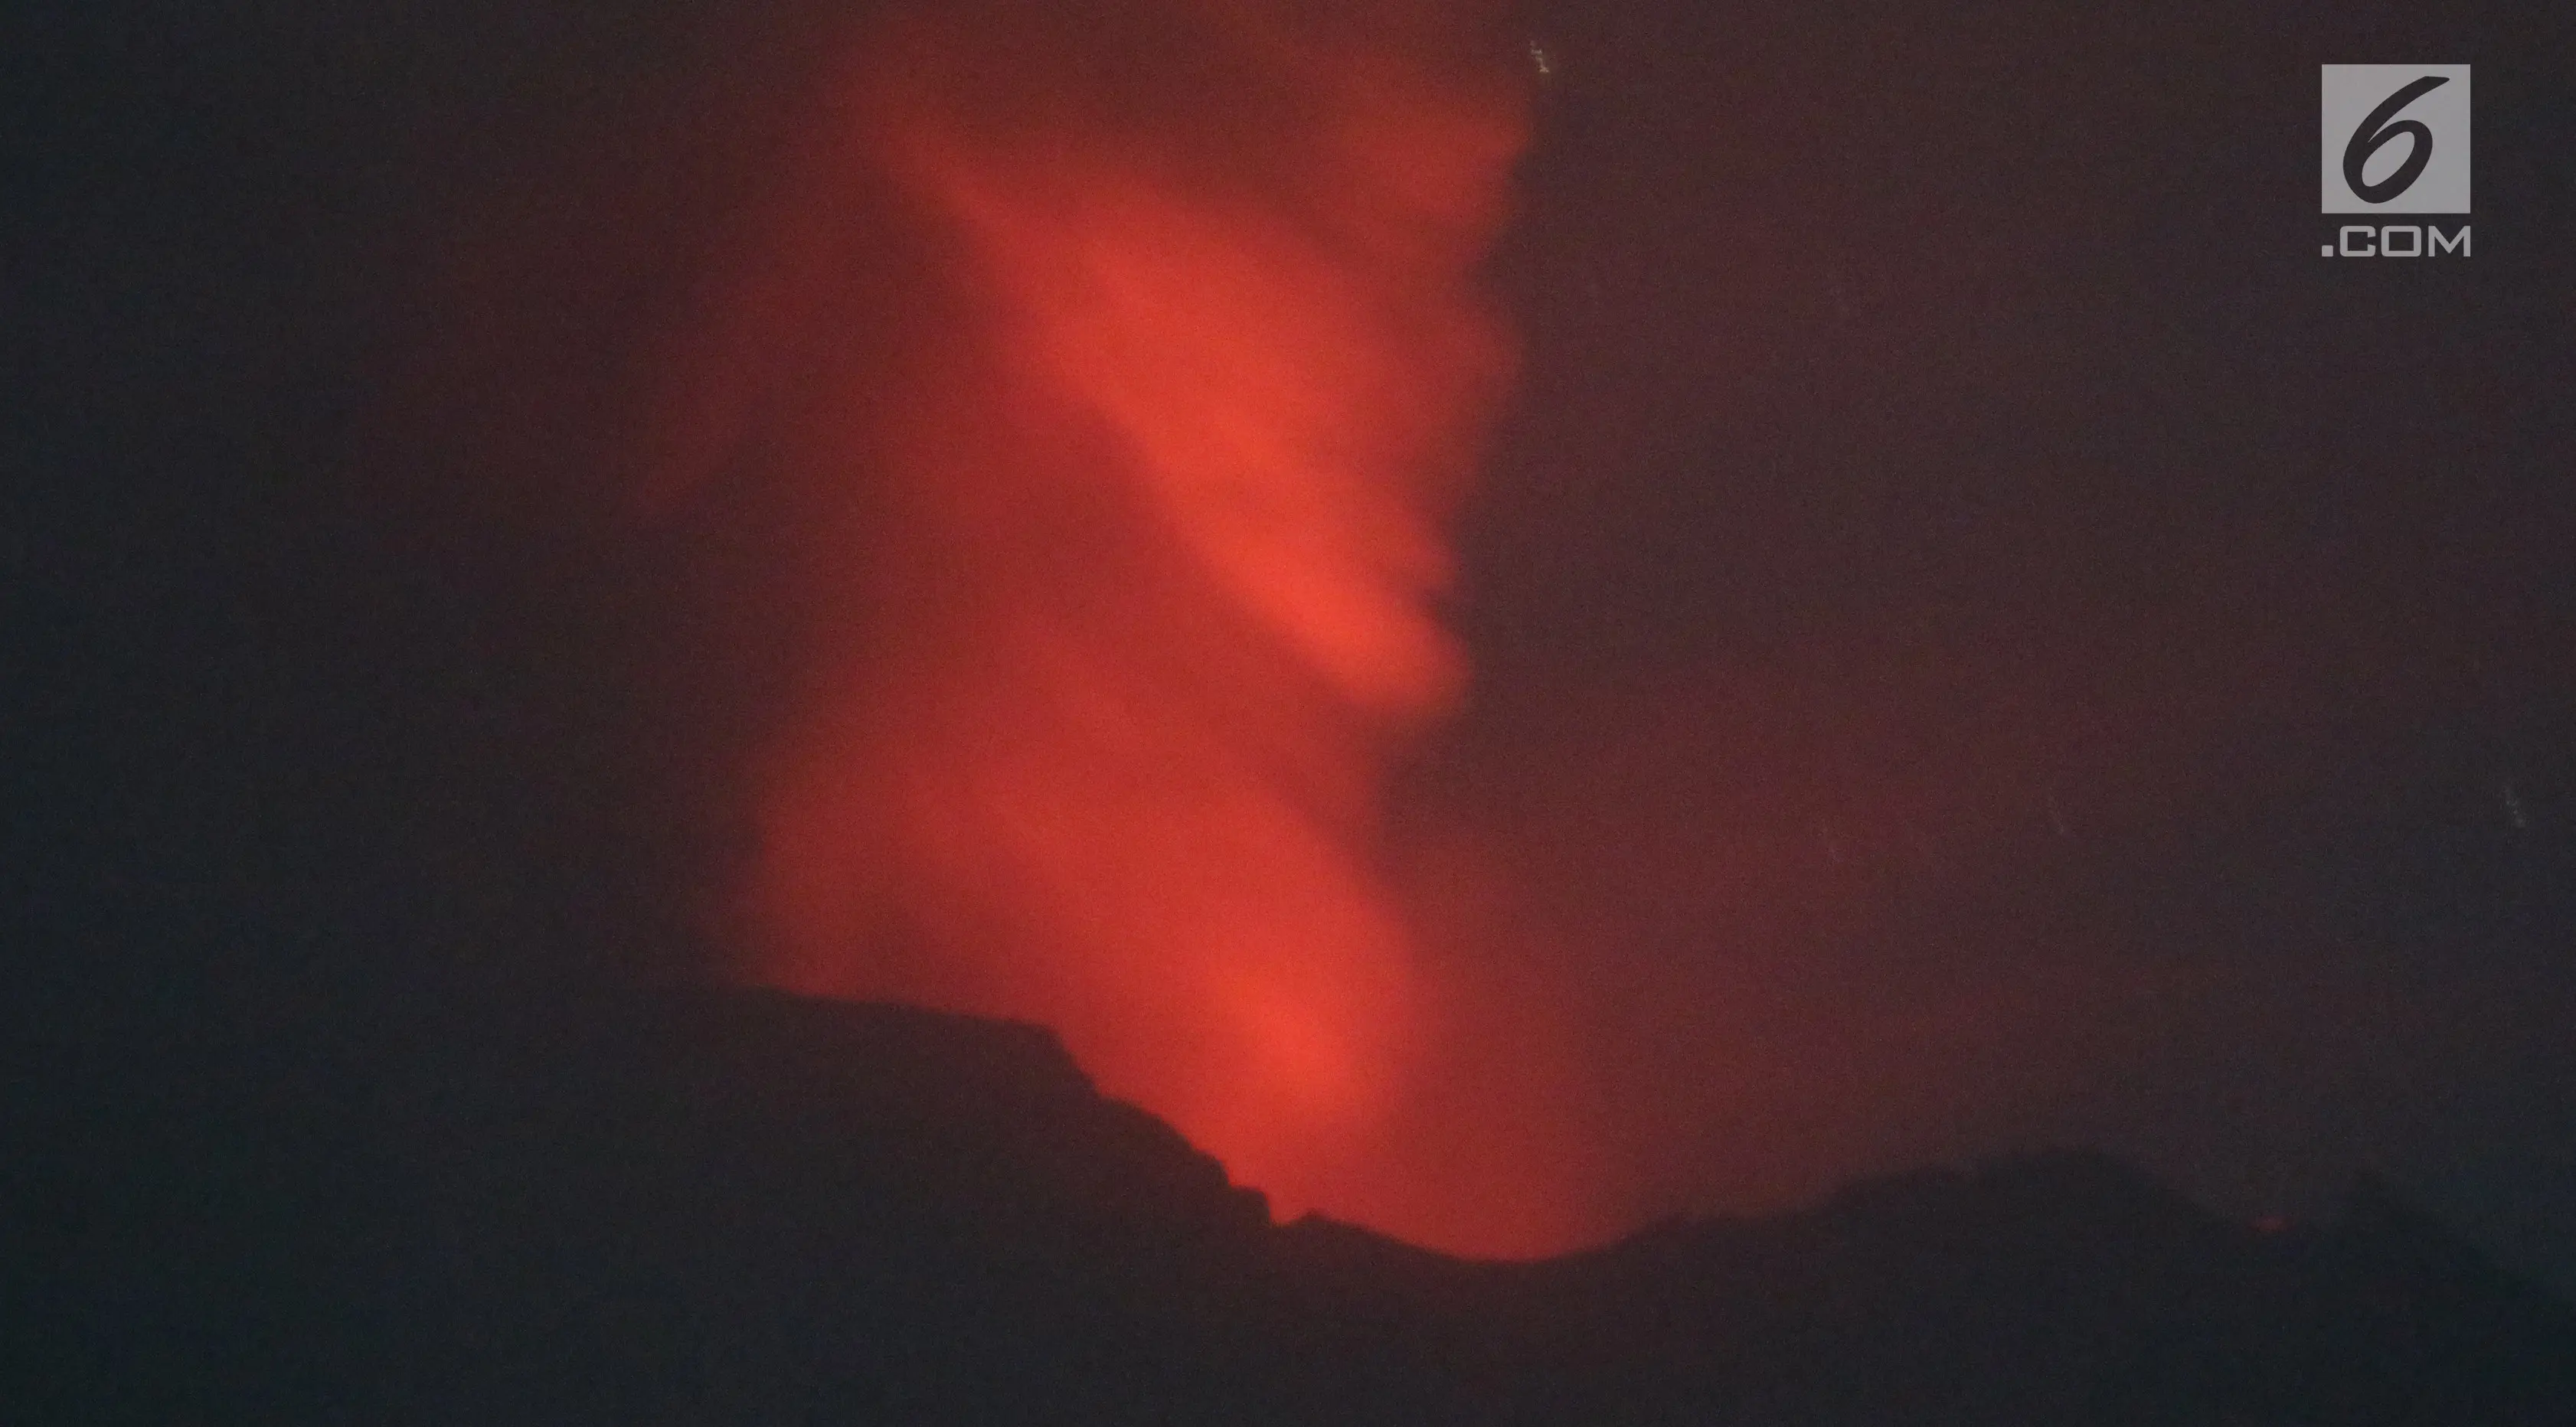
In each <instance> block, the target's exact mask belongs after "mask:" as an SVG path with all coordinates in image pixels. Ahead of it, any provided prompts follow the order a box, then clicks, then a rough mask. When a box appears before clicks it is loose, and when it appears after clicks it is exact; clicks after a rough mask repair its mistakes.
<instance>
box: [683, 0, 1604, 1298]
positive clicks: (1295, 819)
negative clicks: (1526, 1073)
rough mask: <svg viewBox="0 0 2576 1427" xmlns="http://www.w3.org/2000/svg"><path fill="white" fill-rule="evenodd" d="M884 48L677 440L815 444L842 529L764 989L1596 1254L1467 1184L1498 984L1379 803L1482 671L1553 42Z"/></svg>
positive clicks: (825, 139) (920, 26)
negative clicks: (1398, 853)
mask: <svg viewBox="0 0 2576 1427" xmlns="http://www.w3.org/2000/svg"><path fill="white" fill-rule="evenodd" d="M852 48H853V54H854V56H855V58H854V59H853V61H852V62H851V63H850V64H849V65H848V66H846V67H845V68H844V69H842V70H841V71H839V72H838V77H837V78H836V79H835V80H834V81H833V82H832V83H830V84H829V85H827V86H826V88H827V89H828V91H829V99H830V102H829V103H827V104H825V105H823V106H820V116H821V117H820V118H818V120H817V134H816V136H815V137H814V138H813V140H812V141H811V144H810V146H809V149H808V151H807V153H806V155H805V158H804V159H803V160H802V161H801V162H800V163H799V164H797V165H794V166H792V171H791V172H790V174H789V175H788V177H787V178H786V179H785V180H784V181H782V184H781V196H780V198H779V199H778V201H777V202H776V204H774V205H773V208H772V211H771V212H770V213H769V214H768V216H767V217H766V218H765V219H764V220H763V221H762V222H760V223H758V224H756V225H754V228H753V231H752V234H751V236H750V237H748V238H747V239H746V241H745V243H744V248H745V251H746V252H747V253H748V254H749V259H748V261H746V262H744V263H743V264H741V276H740V277H739V279H738V280H737V281H736V282H735V283H734V284H733V285H732V286H731V287H730V288H728V289H726V290H725V292H724V294H723V296H722V298H721V300H720V302H719V303H718V305H717V306H718V310H717V313H716V315H715V316H714V318H713V319H712V320H711V321H710V323H709V331H710V333H712V335H711V336H710V337H708V339H707V341H706V350H707V352H708V353H709V354H711V355H710V357H709V358H708V359H707V360H706V361H705V362H704V363H703V365H702V366H701V367H700V369H699V372H698V376H697V378H696V380H695V382H694V384H693V391H692V393H691V394H690V396H689V398H688V403H687V405H686V406H685V408H684V409H683V410H682V411H681V415H682V416H683V417H684V418H685V419H684V420H683V421H681V422H679V423H677V424H676V429H679V430H681V431H683V432H684V436H685V440H686V441H687V442H688V443H689V445H688V446H687V447H685V448H684V449H683V451H682V453H681V455H680V456H678V457H676V458H675V461H674V468H675V469H679V470H681V471H683V472H684V473H686V472H695V473H698V474H699V475H701V476H702V475H703V473H704V472H706V471H710V470H720V469H723V468H725V467H726V466H727V465H728V464H731V463H740V462H743V461H748V460H762V461H767V462H770V463H773V464H774V465H775V466H776V468H777V469H779V470H780V471H783V472H786V473H788V476H787V479H788V480H789V481H790V483H791V484H793V485H794V486H795V488H796V489H797V491H798V492H799V495H798V497H797V501H798V507H797V508H798V509H799V511H800V512H801V515H800V521H801V522H802V523H803V524H804V526H805V527H806V529H805V534H804V535H803V536H802V537H801V543H802V552H801V557H800V559H801V564H800V565H799V567H798V570H797V573H796V574H795V576H794V577H793V580H792V583H793V585H794V586H795V589H796V596H795V598H796V600H797V602H798V603H799V604H800V606H801V607H802V611H803V616H804V618H805V619H806V620H807V621H808V624H807V631H808V632H807V635H806V643H807V646H808V648H809V651H810V653H809V657H807V658H806V660H805V661H804V662H805V665H806V668H807V670H808V673H809V677H808V679H807V681H806V683H805V684H804V686H803V687H802V688H801V690H800V691H799V693H798V696H797V698H796V699H795V701H794V707H793V709H792V711H791V713H790V715H789V716H788V717H787V718H786V719H785V721H784V722H783V724H782V726H781V728H780V729H779V731H778V733H777V735H776V737H775V738H774V740H773V741H772V743H771V746H770V748H769V750H768V754H767V756H766V757H765V758H764V759H763V760H762V762H761V763H760V766H759V769H758V776H757V778H756V780H755V784H756V786H755V791H754V802H755V805H756V810H755V816H754V822H755V824H756V830H757V846H756V850H755V851H754V853H753V855H752V857H751V859H750V862H751V868H750V872H749V875H748V877H747V879H746V880H747V886H746V889H745V891H744V894H743V901H742V912H743V917H742V938H743V940H744V941H745V943H746V944H747V945H748V947H749V948H750V951H749V960H748V964H747V972H748V974H749V975H751V976H753V977H754V978H756V979H760V980H764V981H768V982H771V983H775V984H779V985H783V986H786V987H789V988H792V989H795V990H798V991H803V992H808V993H818V994H827V995H840V996H853V997H896V998H903V999H908V1000H915V1001H922V1002H928V1003H932V1004H936V1005H941V1006H947V1007H953V1008H958V1009H964V1010H970V1011H976V1012H982V1013H990V1014H1001V1015H1010V1016H1019V1017H1025V1018H1029V1019H1032V1020H1038V1021H1042V1022H1045V1023H1047V1024H1050V1025H1053V1026H1055V1027H1057V1028H1058V1029H1059V1030H1060V1032H1061V1033H1062V1034H1063V1036H1064V1038H1065V1039H1066V1041H1067V1042H1068V1044H1069V1045H1070V1047H1071V1048H1072V1049H1073V1051H1074V1052H1075V1054H1076V1055H1077V1056H1078V1057H1079V1058H1080V1059H1081V1060H1082V1061H1083V1062H1084V1064H1085V1065H1086V1066H1087V1067H1089V1068H1090V1069H1091V1070H1092V1072H1093V1073H1094V1074H1095V1075H1096V1076H1097V1077H1098V1079H1099V1080H1100V1081H1101V1083H1102V1084H1103V1086H1104V1088H1106V1089H1107V1090H1109V1091H1110V1092H1111V1093H1114V1094H1120V1095H1125V1096H1128V1097H1131V1098H1134V1099H1136V1100H1138V1101H1139V1102H1141V1103H1143V1104H1144V1105H1146V1106H1147V1107H1149V1108H1151V1109H1153V1110H1155V1111H1157V1112H1158V1113H1160V1114H1162V1115H1164V1116H1166V1117H1167V1118H1169V1119H1170V1120H1172V1121H1173V1122H1174V1123H1175V1124H1176V1125H1178V1126H1179V1127H1180V1128H1181V1129H1182V1130H1183V1131H1184V1132H1185V1133H1187V1134H1189V1135H1190V1136H1191V1137H1192V1138H1193V1139H1194V1140H1196V1141H1197V1142H1198V1143H1200V1144H1201V1145H1203V1146H1205V1147H1207V1148H1209V1149H1210V1150H1212V1151H1213V1152H1215V1153H1216V1154H1218V1155H1219V1156H1220V1157H1221V1158H1223V1159H1224V1160H1225V1161H1226V1162H1227V1164H1228V1166H1229V1168H1230V1169H1231V1170H1232V1172H1233V1173H1234V1175H1235V1176H1236V1178H1237V1179H1238V1180H1240V1181H1242V1182H1246V1183H1250V1184H1253V1185H1256V1186H1259V1187H1261V1188H1263V1189H1265V1190H1267V1191H1268V1192H1270V1193H1271V1195H1272V1196H1273V1199H1274V1203H1275V1204H1276V1205H1277V1207H1278V1208H1280V1209H1281V1210H1282V1211H1285V1212H1294V1211H1298V1210H1303V1209H1306V1208H1322V1209H1325V1210H1328V1211H1332V1212H1336V1213H1340V1214H1344V1215H1349V1216H1352V1217H1356V1218H1360V1219H1363V1220H1367V1221H1369V1222H1373V1223H1378V1224H1381V1225H1383V1226H1385V1227H1389V1228H1393V1229H1396V1230H1398V1231H1402V1232H1409V1233H1414V1234H1417V1235H1421V1236H1425V1237H1429V1238H1433V1239H1436V1240H1442V1241H1445V1242H1448V1243H1450V1244H1452V1245H1456V1246H1461V1247H1470V1248H1487V1249H1515V1248H1529V1247H1537V1246H1539V1245H1540V1244H1541V1243H1542V1242H1544V1241H1546V1240H1548V1239H1549V1238H1551V1237H1552V1236H1556V1235H1561V1234H1562V1233H1563V1232H1564V1226H1563V1224H1562V1223H1561V1222H1556V1220H1558V1219H1560V1218H1561V1206H1557V1205H1553V1204H1552V1203H1550V1198H1551V1196H1550V1193H1549V1191H1546V1190H1544V1189H1532V1188H1526V1187H1525V1188H1524V1189H1522V1190H1520V1191H1517V1192H1515V1191H1513V1190H1511V1189H1509V1188H1508V1187H1507V1186H1504V1185H1501V1184H1498V1183H1496V1182H1494V1181H1493V1178H1492V1175H1491V1174H1490V1173H1485V1172H1486V1171H1492V1170H1494V1169H1495V1168H1496V1166H1495V1165H1494V1164H1491V1163H1484V1164H1480V1165H1478V1166H1477V1169H1478V1171H1479V1172H1480V1173H1483V1174H1484V1178H1485V1179H1486V1182H1485V1183H1483V1184H1482V1185H1481V1186H1471V1185H1468V1184H1465V1183H1456V1184H1449V1185H1445V1186H1444V1185H1441V1184H1437V1183H1433V1182H1430V1180H1428V1179H1426V1178H1425V1175H1426V1173H1427V1171H1425V1170H1424V1168H1423V1163H1424V1161H1425V1160H1427V1159H1429V1158H1431V1157H1432V1156H1431V1154H1430V1153H1429V1151H1428V1149H1427V1147H1426V1145H1425V1143H1424V1142H1423V1141H1422V1140H1421V1138H1420V1136H1419V1134H1418V1133H1416V1132H1417V1131H1418V1130H1419V1128H1420V1127H1421V1125H1422V1124H1423V1123H1424V1121H1425V1120H1427V1119H1454V1118H1455V1115H1456V1113H1458V1107H1455V1106H1442V1105H1439V1104H1437V1103H1436V1101H1437V1099H1438V1096H1439V1094H1440V1093H1441V1092H1440V1091H1439V1090H1437V1089H1436V1088H1435V1087H1438V1086H1443V1085H1446V1086H1448V1087H1449V1088H1451V1089H1455V1088H1457V1086H1458V1082H1460V1081H1461V1080H1462V1079H1464V1078H1467V1077H1462V1076H1461V1075H1460V1074H1459V1073H1458V1067H1457V1064H1456V1055H1455V1053H1454V1052H1455V1043H1456V1042H1457V1041H1458V1039H1459V1037H1460V1036H1461V1035H1462V1034H1463V1032H1462V1030H1461V1029H1460V1025H1459V1018H1460V1015H1461V1014H1462V1012H1461V1011H1460V1008H1461V1007H1462V1006H1465V1005H1467V1004H1469V1003H1470V1002H1472V1001H1474V1000H1475V997H1474V996H1473V995H1472V994H1468V993H1462V992H1461V991H1460V990H1459V988H1456V987H1444V986H1442V985H1438V984H1433V983H1432V980H1431V979H1430V978H1429V977H1428V974H1427V972H1426V964H1425V962H1424V960H1423V958H1422V957H1421V956H1419V955H1418V954H1417V950H1416V948H1415V945H1414V937H1413V934H1412V932H1411V931H1410V930H1409V928H1408V917H1407V914H1406V911H1405V910H1404V908H1403V907H1402V906H1401V905H1400V904H1399V902H1398V900H1397V899H1396V898H1394V897H1392V896H1391V895H1390V893H1389V891H1388V888H1387V886H1386V885H1385V882H1384V874H1383V868H1384V866H1385V865H1386V863H1387V858H1386V851H1385V849H1384V848H1383V847H1382V846H1381V843H1382V827H1381V819H1380V806H1379V804H1380V795H1381V790H1382V782H1383V777H1384V770H1385V768H1386V764H1387V759H1388V757H1389V756H1390V754H1391V753H1392V752H1393V751H1394V750H1396V749H1397V748H1398V747H1400V745H1401V743H1402V741H1403V740H1404V739H1406V738H1407V737H1408V736H1410V735H1411V734H1413V733H1415V732H1418V731H1419V730H1420V729H1421V728H1422V727H1423V726H1424V725H1425V724H1426V723H1428V722H1429V721H1432V720H1435V719H1437V718H1438V717H1439V716H1441V715H1442V714H1443V713H1444V712H1445V711H1447V710H1449V709H1450V708H1451V707H1452V706H1453V704H1454V703H1455V701H1456V700H1457V699H1458V698H1459V696H1460V693H1461V690H1462V686H1463V681H1464V679H1465V661H1464V658H1463V656H1462V653H1461V651H1460V650H1459V648H1458V647H1457V646H1456V644H1455V643H1454V642H1453V640H1452V639H1451V638H1450V637H1449V635H1448V634H1447V633H1446V632H1445V631H1444V630H1443V629H1442V627H1441V626H1440V624H1439V622H1438V620H1437V618H1436V613H1435V604H1436V602H1437V600H1438V599H1439V597H1440V595H1441V593H1442V591H1443V589H1444V587H1445V586H1446V585H1447V584H1448V583H1449V581H1450V578H1451V568H1450V555H1449V552H1448V550H1447V548H1446V545H1445V543H1444V539H1443V530H1442V527H1443V522H1444V518H1445V516H1446V515H1447V513H1448V512H1449V511H1450V510H1451V508H1452V507H1453V505H1454V503H1455V502H1456V500H1457V498H1458V497H1459V495H1460V494H1461V492H1462V490H1463V488H1464V485H1465V483H1466V481H1467V478H1468V476H1469V474H1470V470H1471V467H1472V465H1473V462H1474V460H1475V457H1476V455H1477V438H1478V434H1479V431H1480V428H1481V426H1482V424H1483V421H1484V418H1485V417H1486V416H1487V415H1488V414H1489V413H1490V410H1491V408H1492V406H1493V405H1494V403H1495V401H1496V399H1497V397H1498V396H1499V394H1500V393H1501V390H1502V388H1503V386H1504V384H1505V383H1506V381H1507V378H1508V375H1509V370H1510V367H1511V364H1512V349H1511V346H1510V343H1509V341H1508V339H1507V336H1506V334H1505V333H1504V332H1503V330H1502V329H1501V328H1500V326H1499V325H1498V324H1497V322H1496V320H1495V319H1494V317H1493V316H1492V315H1490V314H1489V312H1488V311H1487V310H1486V308H1485V307H1484V306H1483V305H1482V304H1481V303H1480V301H1479V299H1478V296H1477V293H1476V291H1475V286H1474V268H1475V265H1476V263H1477V261H1478V259H1479V257H1480V255H1481V253H1482V251H1483V249H1484V247H1485V245H1486V243H1487V242H1488V240H1489V239H1490V237H1491V235H1492V234H1493V233H1494V231H1495V229H1496V227H1497V225H1498V224H1499V223H1500V222H1501V221H1502V220H1503V218H1504V217H1505V216H1506V208H1507V202H1508V178H1509V168H1510V165H1511V163H1512V161H1513V159H1514V156H1515V154H1516V153H1517V151H1518V149H1519V147H1520V145H1521V143H1522V139H1523V131H1524V115H1523V99H1524V96H1523V94H1522V92H1521V89H1522V83H1523V77H1522V76H1521V75H1520V74H1519V73H1518V71H1517V69H1516V67H1515V66H1514V65H1513V64H1512V63H1511V60H1512V57H1513V49H1512V46H1511V45H1510V43H1509V37H1508V35H1507V33H1504V32H1501V31H1498V30H1496V29H1495V28H1493V27H1492V26H1491V25H1489V24H1487V23H1485V22H1484V21H1483V20H1481V19H1480V18H1479V17H1475V16H1470V15H1465V14H1462V13H1459V12H1457V11H1456V10H1455V9H1454V7H1448V6H1441V5H1437V4H1399V5H1395V6H1359V5H1347V6H1324V7H1318V6H1309V5H1297V4H1285V3H1271V0H1250V3H1235V4H1219V3H1188V4H1183V3H1178V0H1126V3H1117V4H1112V5H1109V6H1106V7H1099V8H1093V9H1087V10H1086V11H1084V12H1083V13H1079V14H1076V13H1071V12H1066V11H1058V10H1055V9H1051V8H1049V7H1043V6H1037V5H1020V4H1010V3H997V4H989V5H981V6H966V7H961V8H954V9H949V10H945V11H942V12H940V13H939V14H937V15H935V16H928V15H901V16H897V17H894V18H892V19H889V20H885V21H882V22H880V23H878V24H876V25H874V26H872V27H871V28H870V29H869V30H868V31H867V33H866V34H865V35H864V37H863V38H862V39H861V41H860V42H858V43H857V44H855V45H854V46H853V47H852ZM1480 1014H1481V1013H1480ZM1483 1019H1484V1020H1488V1021H1489V1020H1490V1019H1491V1017H1484V1018H1483ZM1543 1043H1544V1037H1543V1036H1537V1037H1533V1038H1530V1039H1528V1040H1526V1041H1525V1042H1524V1043H1523V1044H1522V1045H1520V1047H1519V1048H1518V1050H1519V1053H1520V1054H1522V1055H1525V1056H1530V1057H1539V1058H1542V1059H1543V1056H1544V1044H1543ZM1455 1138H1456V1136H1455V1134H1452V1136H1451V1139H1452V1140H1454V1139H1455ZM1488 1148H1489V1149H1491V1148H1492V1147H1491V1146H1489V1147H1488ZM1500 1153H1501V1154H1502V1155H1503V1157H1504V1158H1510V1157H1511V1154H1512V1150H1511V1148H1510V1147H1509V1146H1504V1147H1502V1149H1501V1150H1500ZM1470 1158H1471V1159H1472V1156H1471V1157H1470ZM1462 1172H1463V1171H1462ZM1529 1177H1530V1172H1529V1171H1528V1169H1527V1167H1526V1166H1524V1167H1523V1173H1522V1179H1523V1180H1524V1181H1526V1180H1528V1179H1529ZM1479 1198H1481V1199H1482V1200H1484V1201H1487V1202H1485V1203H1483V1204H1482V1205H1481V1207H1480V1206H1479V1204H1478V1203H1476V1202H1475V1201H1477V1200H1478V1199H1479Z"/></svg>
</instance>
